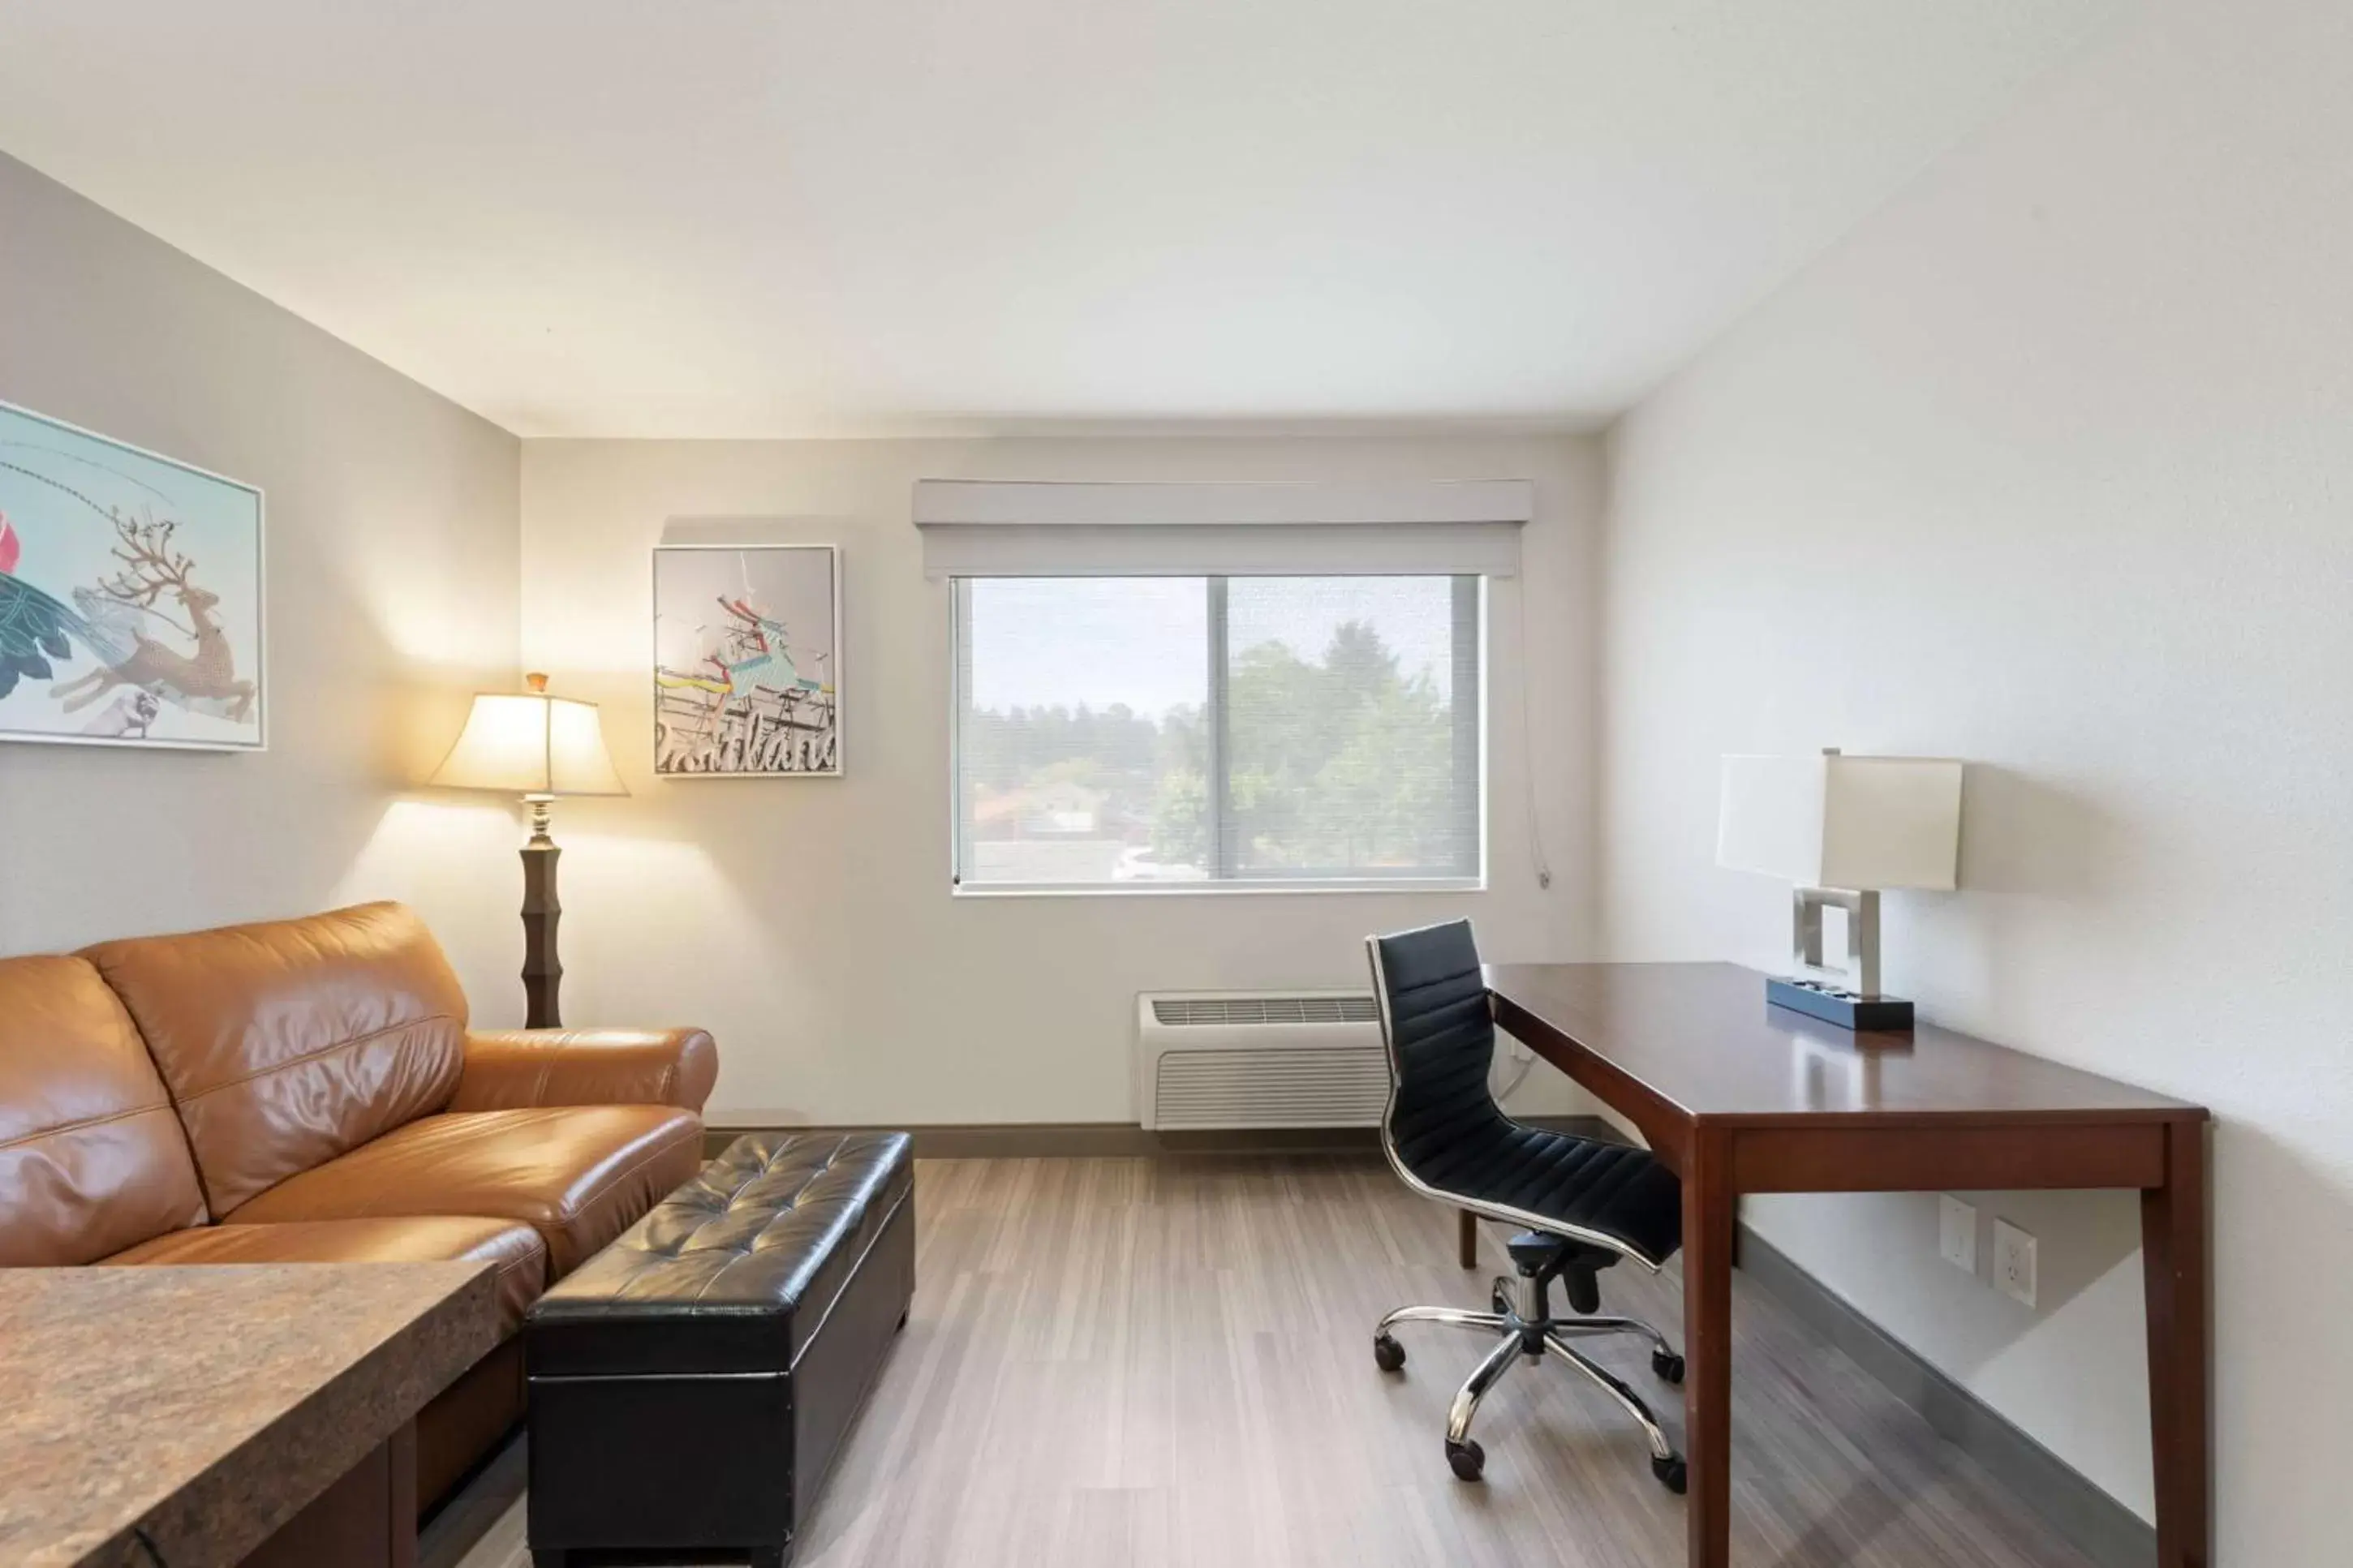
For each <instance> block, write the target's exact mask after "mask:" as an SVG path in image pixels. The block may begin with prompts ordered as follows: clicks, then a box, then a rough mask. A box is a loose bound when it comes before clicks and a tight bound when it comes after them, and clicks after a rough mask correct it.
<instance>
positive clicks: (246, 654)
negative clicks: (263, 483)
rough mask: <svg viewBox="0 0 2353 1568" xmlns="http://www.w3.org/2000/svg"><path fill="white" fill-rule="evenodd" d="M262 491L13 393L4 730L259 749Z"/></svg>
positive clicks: (6, 499)
mask: <svg viewBox="0 0 2353 1568" xmlns="http://www.w3.org/2000/svg"><path fill="white" fill-rule="evenodd" d="M262 596H263V594H262V498H261V491H260V490H259V489H256V488H254V487H253V486H251V485H248V484H240V483H238V482H237V480H235V479H224V478H222V477H221V476H220V475H218V474H211V473H206V471H205V470H204V469H202V468H195V467H192V466H191V465H189V464H186V463H182V462H176V461H174V459H172V458H164V457H159V456H158V455H156V454H155V453H153V452H147V451H142V450H141V449H140V448H138V447H132V446H127V445H125V444H124V443H122V442H121V441H115V440H111V439H109V438H108V437H104V436H100V435H98V434H96V433H94V432H92V431H89V430H83V429H80V428H79V427H77V426H71V425H68V424H66V423H64V422H63V421H61V420H57V419H51V418H47V417H46V416H42V415H39V414H35V413H33V412H32V411H31V410H29V409H24V408H18V407H16V406H14V405H10V404H5V403H0V741H47V742H77V743H81V744H90V745H105V746H142V747H178V748H195V749H199V750H205V751H240V752H258V751H260V750H262V749H263V748H264V747H265V745H266V744H267V743H268V739H269V722H268V710H267V703H266V700H265V697H264V692H263V676H262Z"/></svg>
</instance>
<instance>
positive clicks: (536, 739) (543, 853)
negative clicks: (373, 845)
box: [427, 675, 629, 1029]
mask: <svg viewBox="0 0 2353 1568" xmlns="http://www.w3.org/2000/svg"><path fill="white" fill-rule="evenodd" d="M524 679H525V681H526V682H527V683H528V684H529V685H530V687H531V689H530V690H529V691H480V692H476V693H475V694H474V709H473V711H472V712H471V713H470V714H468V715H467V717H466V728H465V729H464V730H463V731H460V732H459V736H458V743H457V744H456V745H454V746H451V747H450V748H449V754H448V756H447V757H445V758H443V759H442V762H441V765H440V766H439V767H438V768H437V769H435V770H434V773H433V777H432V778H431V779H430V780H429V781H427V782H429V783H432V784H439V785H442V786H444V787H445V788H449V789H490V790H499V791H501V792H503V793H505V794H508V795H521V796H522V798H523V802H524V804H525V805H529V806H530V807H531V842H530V843H528V844H526V845H524V846H523V847H522V948H523V951H522V989H523V1000H524V1004H525V1009H526V1016H525V1018H524V1024H525V1026H527V1027H530V1028H533V1029H553V1028H556V1027H558V1026H561V1025H562V1024H563V1022H564V1018H563V1009H562V1007H561V1006H560V1005H558V1003H557V999H556V992H557V990H558V988H559V987H560V986H561V985H562V984H563V983H564V965H563V964H562V963H559V962H557V960H556V956H555V922H556V921H557V920H558V919H559V918H560V917H561V916H562V915H563V913H564V906H563V904H562V903H560V902H559V901H558V900H557V899H556V896H555V858H556V857H557V856H558V855H560V854H562V853H563V851H562V850H560V849H558V848H556V847H555V840H554V839H553V838H551V837H548V834H547V821H548V808H549V807H550V806H551V805H554V801H555V797H556V796H557V795H627V794H628V793H629V791H628V786H627V785H625V784H622V783H621V775H620V774H619V773H616V772H614V771H613V758H612V754H611V753H610V752H607V751H606V750H605V730H604V726H603V724H602V723H600V722H599V721H598V720H597V717H596V704H595V703H594V702H575V701H574V700H572V699H570V698H568V697H550V696H549V695H548V694H547V677H545V676H543V675H530V676H526V677H524Z"/></svg>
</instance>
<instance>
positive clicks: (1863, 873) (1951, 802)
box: [1715, 752, 1961, 1029]
mask: <svg viewBox="0 0 2353 1568" xmlns="http://www.w3.org/2000/svg"><path fill="white" fill-rule="evenodd" d="M1960 843H1961V764H1960V763H1957V762H1956V761H1953V760H1952V759H1950V758H1947V757H1850V756H1847V755H1844V754H1843V753H1841V752H1823V753H1821V754H1820V755H1819V756H1811V757H1726V758H1725V759H1724V796H1723V806H1722V813H1721V816H1720V817H1719V819H1718V821H1717V825H1716V840H1715V858H1716V863H1717V864H1718V865H1720V866H1725V867H1729V868H1732V869H1734V870H1739V871H1756V872H1759V873H1762V874H1763V875H1765V876H1767V877H1775V878H1778V879H1780V880H1782V881H1785V882H1789V883H1793V884H1795V886H1796V893H1795V896H1794V898H1793V899H1792V901H1791V905H1790V922H1791V929H1790V951H1791V957H1792V959H1793V961H1794V963H1796V965H1797V970H1798V973H1797V975H1796V976H1795V977H1794V978H1791V979H1787V980H1781V979H1776V980H1772V981H1769V982H1768V983H1767V988H1766V995H1767V998H1768V999H1769V1000H1770V1001H1772V1002H1773V1003H1775V1004H1776V1005H1779V1006H1784V1007H1794V1008H1796V1009H1798V1010H1799V1011H1801V1012H1805V1013H1810V1014H1811V1015H1813V1016H1816V1017H1818V1018H1823V1019H1827V1020H1829V1021H1830V1022H1831V1023H1834V1024H1838V1025H1841V1026H1843V1027H1846V1028H1850V1029H1905V1028H1909V1027H1910V1026H1911V1024H1912V1005H1911V1004H1910V1003H1909V1002H1904V1001H1899V1000H1897V999H1895V998H1894V997H1890V996H1886V995H1884V994H1882V992H1881V991H1880V989H1879V971H1880V963H1879V894H1880V890H1881V889H1886V888H1929V889H1952V888H1955V887H1957V886H1959V883H1960V874H1959V873H1960ZM1828 909H1840V910H1845V911H1846V919H1847V963H1846V966H1845V967H1844V968H1843V969H1840V968H1837V967H1835V966H1833V965H1831V964H1829V963H1826V962H1825V960H1824V957H1823V951H1822V935H1823V921H1822V916H1823V911H1824V910H1828Z"/></svg>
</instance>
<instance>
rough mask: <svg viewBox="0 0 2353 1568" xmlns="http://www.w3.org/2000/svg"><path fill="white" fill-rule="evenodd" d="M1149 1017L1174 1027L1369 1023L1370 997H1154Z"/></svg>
mask: <svg viewBox="0 0 2353 1568" xmlns="http://www.w3.org/2000/svg"><path fill="white" fill-rule="evenodd" d="M1152 1016H1153V1017H1154V1018H1155V1020H1156V1021H1157V1022H1159V1023H1162V1024H1166V1025H1168V1026H1171V1027H1174V1028H1187V1027H1206V1026H1220V1025H1222V1026H1231V1025H1236V1024H1373V1023H1378V1022H1379V1021H1380V1011H1379V1009H1378V1007H1377V1005H1375V1003H1374V1001H1373V999H1372V998H1371V997H1370V996H1158V997H1155V998H1154V999H1153V1002H1152Z"/></svg>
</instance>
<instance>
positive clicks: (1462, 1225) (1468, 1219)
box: [1454, 1209, 1479, 1268]
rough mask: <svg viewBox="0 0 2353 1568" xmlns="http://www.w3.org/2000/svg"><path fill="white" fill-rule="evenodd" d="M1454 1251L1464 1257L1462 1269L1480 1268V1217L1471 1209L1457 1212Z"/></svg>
mask: <svg viewBox="0 0 2353 1568" xmlns="http://www.w3.org/2000/svg"><path fill="white" fill-rule="evenodd" d="M1454 1249H1455V1250H1456V1251H1457V1252H1459V1253H1461V1255H1462V1267H1463V1268H1478V1267H1479V1216H1478V1215H1475V1214H1472V1212H1471V1211H1470V1210H1469V1209H1458V1210H1456V1211H1455V1234H1454Z"/></svg>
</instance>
